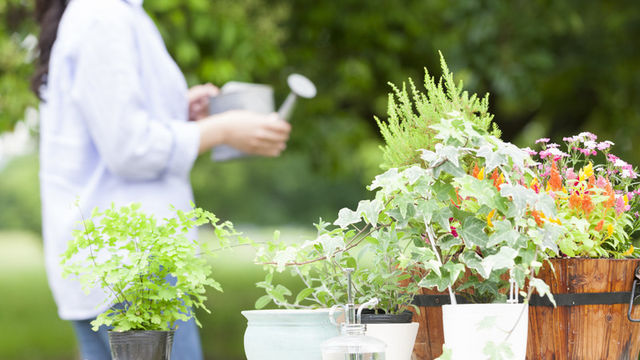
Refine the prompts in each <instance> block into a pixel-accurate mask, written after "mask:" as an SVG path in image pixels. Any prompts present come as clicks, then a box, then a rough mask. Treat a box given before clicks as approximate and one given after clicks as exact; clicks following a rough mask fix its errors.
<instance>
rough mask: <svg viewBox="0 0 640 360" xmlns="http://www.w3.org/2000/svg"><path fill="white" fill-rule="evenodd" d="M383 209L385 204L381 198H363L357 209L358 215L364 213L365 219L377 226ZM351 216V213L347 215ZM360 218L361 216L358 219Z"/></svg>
mask: <svg viewBox="0 0 640 360" xmlns="http://www.w3.org/2000/svg"><path fill="white" fill-rule="evenodd" d="M383 209H384V204H383V203H382V201H380V200H379V199H374V200H362V201H360V202H359V203H358V209H357V210H356V215H364V219H365V221H366V222H368V223H369V224H371V225H373V226H375V225H376V224H377V223H378V216H379V215H380V212H381V211H382V210H383ZM338 214H339V213H338ZM338 216H339V215H338ZM349 216H351V215H347V217H349ZM359 220H360V218H359V217H358V221H359ZM341 227H342V226H341ZM342 228H344V227H342Z"/></svg>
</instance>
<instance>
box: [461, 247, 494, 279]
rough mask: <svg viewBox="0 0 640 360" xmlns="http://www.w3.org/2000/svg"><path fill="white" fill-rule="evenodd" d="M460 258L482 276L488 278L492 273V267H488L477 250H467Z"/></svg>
mask: <svg viewBox="0 0 640 360" xmlns="http://www.w3.org/2000/svg"><path fill="white" fill-rule="evenodd" d="M460 260H461V261H462V262H463V263H465V264H466V265H467V266H468V267H469V268H471V269H474V270H476V271H477V272H478V274H480V276H482V277H483V278H485V279H487V278H488V277H489V276H490V275H491V269H490V268H489V269H487V268H486V267H485V264H484V263H483V262H482V258H481V257H480V255H478V254H476V252H475V251H465V252H463V253H462V255H461V256H460Z"/></svg>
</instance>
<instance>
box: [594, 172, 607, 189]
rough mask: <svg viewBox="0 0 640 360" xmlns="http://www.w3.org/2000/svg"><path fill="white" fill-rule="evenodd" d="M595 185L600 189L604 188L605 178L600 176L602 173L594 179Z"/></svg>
mask: <svg viewBox="0 0 640 360" xmlns="http://www.w3.org/2000/svg"><path fill="white" fill-rule="evenodd" d="M596 186H597V187H599V188H600V189H604V188H605V187H606V186H607V179H605V178H604V177H602V175H600V176H598V180H596Z"/></svg>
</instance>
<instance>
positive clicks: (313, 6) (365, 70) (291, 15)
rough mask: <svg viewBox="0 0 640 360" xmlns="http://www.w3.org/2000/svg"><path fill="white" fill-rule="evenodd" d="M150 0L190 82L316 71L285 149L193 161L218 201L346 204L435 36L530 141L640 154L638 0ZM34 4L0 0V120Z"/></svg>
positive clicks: (300, 217)
mask: <svg viewBox="0 0 640 360" xmlns="http://www.w3.org/2000/svg"><path fill="white" fill-rule="evenodd" d="M144 6H145V8H146V9H147V11H148V12H149V13H150V14H151V15H152V16H153V18H154V19H155V20H156V22H157V23H158V25H159V28H160V30H161V33H162V34H163V36H164V38H165V41H166V43H167V47H168V48H169V51H170V52H171V54H172V55H173V56H174V58H175V59H176V61H177V62H178V64H179V65H180V67H181V68H182V69H183V71H184V73H185V76H186V77H187V79H188V82H189V83H190V84H192V85H194V84H197V83H201V82H213V83H215V84H218V85H221V84H223V83H225V82H226V81H230V80H242V81H253V82H261V83H268V84H272V85H273V86H274V87H275V90H276V98H277V99H276V100H277V102H281V101H282V99H283V98H284V97H285V96H286V93H287V89H286V85H285V84H286V82H285V79H286V76H287V75H288V74H289V73H291V72H300V73H303V74H305V75H307V76H309V77H310V78H311V79H313V80H314V81H315V83H316V84H317V86H318V90H319V95H318V97H317V98H316V99H314V100H312V101H303V102H300V103H299V106H298V107H297V109H296V113H295V115H294V116H295V117H294V119H293V125H294V132H293V134H292V139H291V141H290V143H289V149H288V151H287V153H286V155H285V156H283V157H282V158H280V159H277V160H261V161H257V160H252V161H241V162H236V163H230V164H212V163H210V162H209V161H208V160H206V159H201V161H199V164H198V166H197V167H196V169H195V171H194V173H193V179H194V186H195V188H196V195H197V198H198V199H197V200H198V202H199V204H200V205H202V206H205V207H207V208H210V209H212V210H214V211H215V212H216V213H219V215H220V216H222V217H229V218H231V219H232V220H235V221H252V222H265V223H277V222H283V221H285V222H291V221H293V222H301V223H309V222H310V221H313V220H314V219H316V218H317V217H318V216H325V217H326V216H330V214H331V213H332V212H333V211H335V209H338V208H340V207H342V206H349V205H353V204H355V202H356V201H357V200H358V199H360V198H362V196H363V195H364V193H363V190H362V186H361V185H362V184H366V183H368V182H369V181H370V179H371V178H372V176H373V174H375V173H376V172H377V171H378V168H377V166H378V164H379V162H380V161H379V160H380V158H379V157H380V153H379V151H378V149H377V147H378V144H379V143H380V137H379V135H378V131H377V127H376V124H375V121H374V115H377V116H379V117H382V118H384V117H385V114H386V104H387V94H388V93H389V92H390V91H391V89H390V87H389V86H388V85H387V82H389V81H390V82H393V83H396V84H398V83H401V82H402V81H405V80H406V79H407V77H412V78H414V79H415V80H417V82H418V83H419V82H420V81H419V80H420V79H421V78H422V76H423V68H424V67H427V68H428V69H431V70H432V72H433V71H436V72H435V73H434V75H436V76H438V75H439V73H438V72H437V70H438V69H439V67H438V50H441V51H442V53H443V54H444V56H445V58H446V59H447V62H448V63H449V65H450V68H451V70H452V71H453V72H454V74H455V75H456V79H457V80H464V81H465V88H466V89H468V90H469V91H470V92H471V93H473V92H477V93H479V94H480V95H481V96H482V95H484V94H485V93H487V92H488V93H490V97H489V103H490V109H489V110H490V112H491V113H493V114H495V120H496V122H497V123H498V125H499V126H500V128H501V129H502V131H503V137H504V138H505V139H506V140H509V141H515V142H516V143H517V144H519V145H525V144H528V143H530V142H531V141H532V140H534V139H535V138H537V137H541V136H551V137H552V138H555V139H560V138H561V137H562V136H567V135H571V134H572V133H575V132H578V131H582V130H590V131H592V132H596V133H597V134H599V135H600V137H601V138H608V139H611V140H613V141H614V142H616V147H615V148H614V152H615V153H617V154H619V155H622V156H623V158H625V159H626V160H628V161H631V162H633V163H636V164H637V163H638V160H639V159H640V154H639V153H637V152H634V151H633V148H632V144H633V142H634V141H638V140H640V96H639V93H640V47H638V46H634V43H635V41H634V40H635V39H636V38H637V37H638V35H639V34H640V5H638V3H637V2H636V1H633V0H621V1H616V2H584V1H580V0H565V1H544V0H533V1H508V2H505V1H497V0H486V1H474V0H460V1H447V0H429V1H422V0H406V1H402V2H394V1H391V0H372V1H366V2H365V1H356V0H343V1H323V2H312V1H308V0H290V1H285V0H235V1H234V0H217V1H207V0H184V1H181V0H163V1H158V0H156V1H153V0H148V1H146V2H145V4H144ZM31 7H32V2H25V1H22V0H3V2H1V3H0V18H2V19H3V21H2V22H1V23H0V54H2V55H1V56H0V131H1V130H7V129H11V128H12V126H13V124H15V122H16V121H18V120H20V119H21V118H22V117H23V114H24V108H25V106H27V105H34V104H36V101H35V98H34V97H33V96H32V95H31V94H30V93H29V92H28V84H27V79H28V78H29V76H30V72H31V65H30V64H29V62H28V60H29V59H30V57H31V56H32V55H30V54H29V51H27V49H25V48H24V47H25V46H26V44H23V43H24V39H25V37H26V36H27V35H28V34H29V33H35V31H36V29H35V26H34V22H33V21H32V20H31V18H30V16H29V12H30V11H31ZM21 44H22V45H21ZM5 174H6V171H5ZM0 185H1V184H0ZM32 188H33V191H34V192H37V188H36V187H35V186H32ZM6 194H7V192H5V191H3V192H2V193H1V194H0V197H3V196H7V195H6ZM12 196H13V195H12ZM3 201H4V200H3ZM29 202H33V200H29ZM263 206H270V207H271V210H270V211H269V212H268V214H265V213H266V212H264V211H261V210H255V209H259V208H261V207H263ZM3 208H4V207H3ZM31 216H37V215H36V214H33V213H32V214H31ZM0 218H6V216H5V217H0ZM13 225H14V224H13V222H9V223H8V222H5V221H4V220H3V221H2V222H0V226H13ZM31 228H32V229H34V230H36V229H37V225H32V226H31Z"/></svg>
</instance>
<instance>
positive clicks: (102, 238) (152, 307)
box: [62, 204, 236, 359]
mask: <svg viewBox="0 0 640 360" xmlns="http://www.w3.org/2000/svg"><path fill="white" fill-rule="evenodd" d="M175 214H176V216H175V217H174V218H169V219H163V220H162V221H159V220H158V219H156V218H155V217H154V216H152V215H149V214H147V213H145V212H143V211H142V210H141V206H140V204H132V205H129V206H123V207H120V208H116V207H115V206H113V205H112V206H111V207H110V208H108V209H106V210H104V211H98V209H96V210H94V211H93V213H92V214H91V216H90V218H88V219H86V220H83V221H82V224H81V229H79V230H76V231H75V232H74V234H73V240H72V241H70V242H69V245H68V248H67V251H66V252H65V253H64V255H63V260H62V265H63V268H64V273H65V276H67V277H74V278H77V280H79V281H80V282H81V283H82V284H83V286H84V288H86V289H87V291H88V290H89V289H91V288H94V287H99V288H102V289H103V290H104V291H106V292H108V293H110V294H111V297H110V298H109V300H108V301H109V302H110V303H111V304H114V306H112V307H111V308H110V309H109V310H107V311H106V312H104V313H102V314H100V315H98V317H97V318H96V319H95V320H94V321H93V322H92V325H93V329H94V330H96V331H97V329H98V328H99V327H100V326H102V325H104V326H107V327H109V328H110V329H111V331H110V332H109V342H110V345H111V352H112V356H113V358H114V359H139V358H144V359H169V357H170V354H171V346H172V339H173V332H174V330H175V328H174V324H175V322H176V321H177V320H183V321H186V320H189V319H190V318H195V314H194V309H196V308H200V309H203V310H205V311H207V312H208V310H207V308H206V307H205V305H204V300H205V299H206V296H205V289H206V287H207V286H208V287H212V288H214V289H216V290H219V291H220V290H221V287H220V285H219V284H218V283H217V282H216V281H215V280H213V279H212V278H211V266H210V265H209V264H208V263H207V259H206V258H205V257H203V256H201V255H202V254H206V253H209V254H210V253H211V252H210V251H208V250H207V246H206V244H203V243H198V242H196V241H194V240H192V239H191V237H190V236H188V232H189V231H190V230H192V229H194V228H195V227H197V226H200V225H205V224H210V225H212V226H213V227H214V229H215V233H216V235H217V238H218V239H219V241H220V243H221V245H225V244H226V243H227V241H228V238H229V237H230V236H233V235H236V234H235V232H234V231H233V228H232V225H231V224H230V223H228V222H224V223H219V222H218V219H217V218H216V217H215V215H214V214H212V213H210V212H208V211H204V210H202V209H199V208H195V209H192V210H190V211H182V210H175ZM196 323H197V324H198V325H200V323H199V322H198V321H197V319H196Z"/></svg>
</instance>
